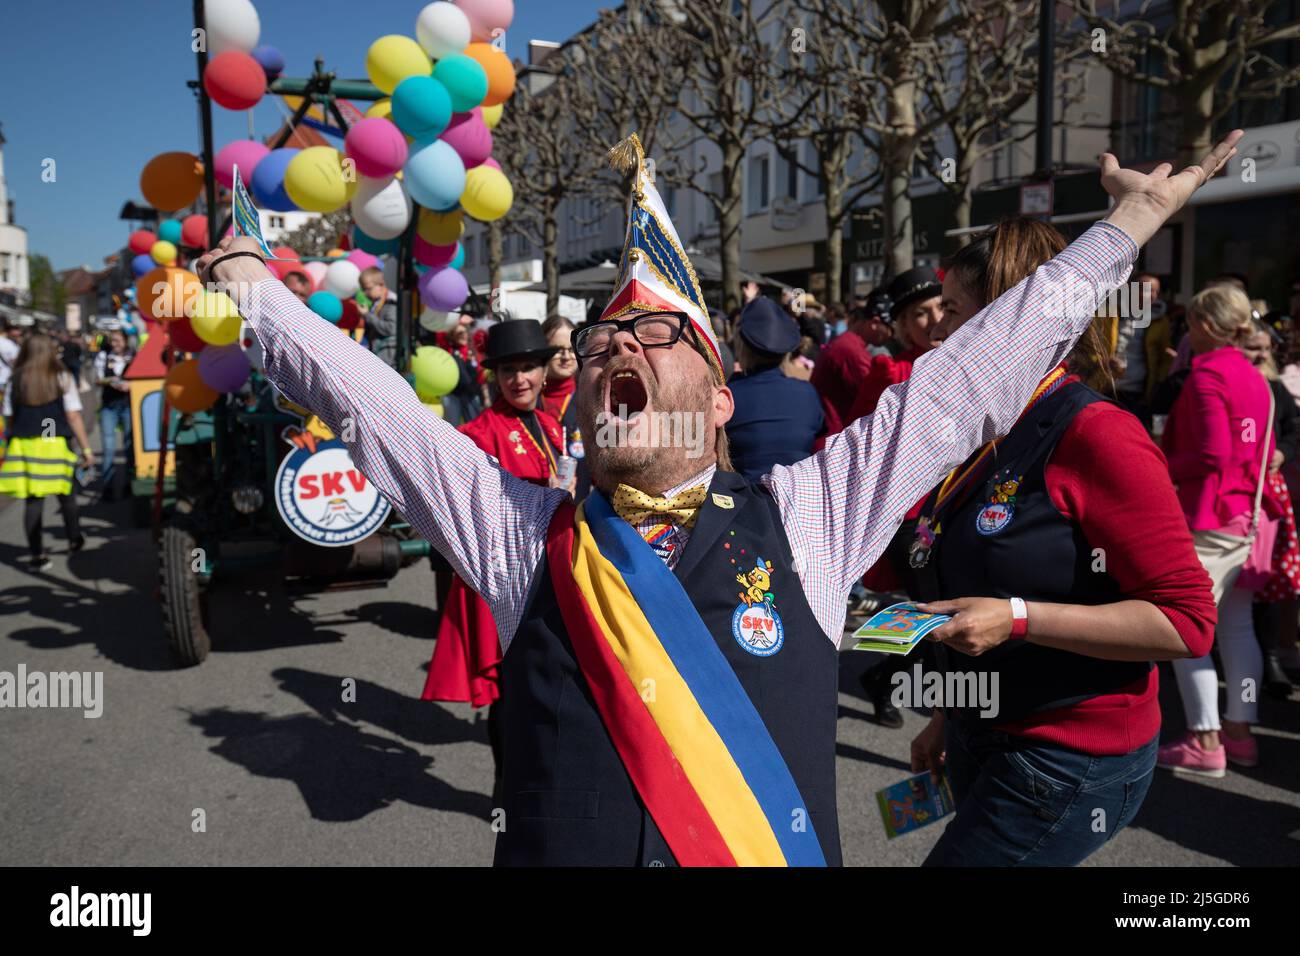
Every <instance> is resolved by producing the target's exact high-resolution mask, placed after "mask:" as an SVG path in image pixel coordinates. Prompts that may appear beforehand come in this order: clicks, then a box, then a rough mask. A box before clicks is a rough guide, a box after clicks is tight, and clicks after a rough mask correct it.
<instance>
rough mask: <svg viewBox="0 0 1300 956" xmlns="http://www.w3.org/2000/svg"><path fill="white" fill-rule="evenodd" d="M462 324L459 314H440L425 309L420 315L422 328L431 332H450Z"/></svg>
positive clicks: (435, 310) (434, 310)
mask: <svg viewBox="0 0 1300 956" xmlns="http://www.w3.org/2000/svg"><path fill="white" fill-rule="evenodd" d="M458 322H460V313H459V312H439V311H438V310H437V309H425V310H424V311H423V312H421V313H420V326H421V327H422V328H424V329H425V330H427V331H429V332H449V331H451V330H452V329H453V328H455V326H456V324H457V323H458Z"/></svg>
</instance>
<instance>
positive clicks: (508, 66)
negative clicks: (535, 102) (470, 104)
mask: <svg viewBox="0 0 1300 956" xmlns="http://www.w3.org/2000/svg"><path fill="white" fill-rule="evenodd" d="M465 55H466V56H467V57H469V58H470V59H471V60H474V61H475V62H477V63H478V65H479V66H481V67H483V72H484V73H486V74H487V81H488V91H487V96H485V97H483V103H482V105H483V106H496V105H497V104H498V103H504V102H505V101H506V100H508V99H510V94H511V93H513V92H514V91H515V67H514V64H513V63H511V62H510V57H508V56H506V55H505V54H504V53H502V52H501V51H500V50H498V49H497V48H496V47H494V46H493V45H492V44H491V43H471V44H470V45H469V46H467V47H465Z"/></svg>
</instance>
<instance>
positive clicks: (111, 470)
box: [99, 402, 131, 491]
mask: <svg viewBox="0 0 1300 956" xmlns="http://www.w3.org/2000/svg"><path fill="white" fill-rule="evenodd" d="M118 425H121V426H122V447H123V448H125V449H126V450H127V454H128V455H129V454H130V453H131V451H130V449H131V403H130V402H115V403H114V404H112V405H104V406H101V407H100V409H99V431H100V434H101V435H103V438H104V475H103V479H102V480H101V481H100V488H101V489H103V490H104V491H109V490H111V489H112V487H113V478H114V477H115V476H116V474H117V467H116V465H115V464H114V462H113V459H114V458H115V457H116V456H117V426H118Z"/></svg>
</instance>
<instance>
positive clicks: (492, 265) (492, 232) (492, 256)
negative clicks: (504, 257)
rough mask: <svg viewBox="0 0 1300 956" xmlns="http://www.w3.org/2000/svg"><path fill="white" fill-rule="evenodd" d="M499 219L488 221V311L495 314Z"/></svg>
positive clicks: (498, 260)
mask: <svg viewBox="0 0 1300 956" xmlns="http://www.w3.org/2000/svg"><path fill="white" fill-rule="evenodd" d="M500 289H501V220H500V219H494V220H492V222H490V223H488V302H489V303H491V308H490V311H491V312H492V313H493V314H496V313H497V312H498V311H499V310H498V308H497V303H499V302H500V301H501V292H500Z"/></svg>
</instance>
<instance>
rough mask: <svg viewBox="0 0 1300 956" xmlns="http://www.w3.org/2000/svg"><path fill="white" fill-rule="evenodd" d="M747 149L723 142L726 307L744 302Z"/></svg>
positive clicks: (720, 233)
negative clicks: (742, 235)
mask: <svg viewBox="0 0 1300 956" xmlns="http://www.w3.org/2000/svg"><path fill="white" fill-rule="evenodd" d="M744 161H745V150H744V148H743V147H742V146H741V145H740V144H739V143H735V142H727V143H725V144H723V146H722V209H721V215H720V216H718V230H719V231H718V239H719V249H718V259H719V260H720V261H721V263H722V311H723V312H726V313H727V314H730V313H731V310H732V309H734V308H736V307H737V306H739V305H740V220H741V213H742V212H743V211H744V196H743V188H744V180H743V178H742V176H741V170H742V168H743V164H744Z"/></svg>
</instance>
